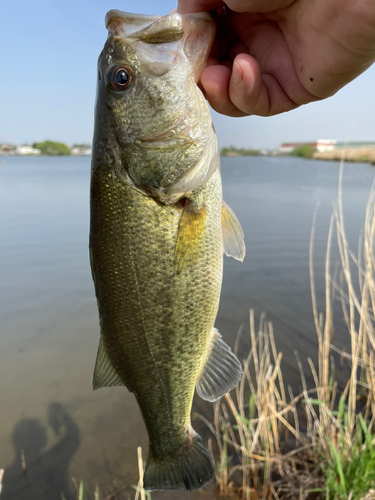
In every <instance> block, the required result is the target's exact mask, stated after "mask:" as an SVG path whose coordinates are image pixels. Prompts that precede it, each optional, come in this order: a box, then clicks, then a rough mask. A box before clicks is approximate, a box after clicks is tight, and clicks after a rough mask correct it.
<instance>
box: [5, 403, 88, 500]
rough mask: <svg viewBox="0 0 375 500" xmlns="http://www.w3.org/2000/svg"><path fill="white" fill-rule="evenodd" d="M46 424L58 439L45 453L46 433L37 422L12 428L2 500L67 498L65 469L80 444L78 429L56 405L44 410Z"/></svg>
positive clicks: (66, 471)
mask: <svg viewBox="0 0 375 500" xmlns="http://www.w3.org/2000/svg"><path fill="white" fill-rule="evenodd" d="M48 424H49V426H50V427H51V428H52V430H53V432H54V434H55V435H56V436H61V437H60V439H59V440H58V442H57V443H56V444H55V445H54V446H52V447H51V448H49V449H47V450H46V451H44V449H45V447H46V445H47V441H48V440H47V432H46V429H45V428H44V427H43V426H42V425H41V423H40V422H39V420H37V419H31V418H27V419H23V420H21V421H19V422H18V423H17V424H16V425H15V427H14V429H13V433H12V442H13V446H14V451H15V459H14V462H13V464H12V465H10V466H9V467H8V468H6V469H5V474H4V479H3V490H2V495H1V499H2V500H13V499H14V500H16V499H17V500H23V499H25V500H26V499H27V500H52V499H55V498H56V499H60V498H61V494H63V495H64V496H65V498H66V499H69V498H70V494H69V477H68V467H69V463H70V461H71V459H72V458H73V456H74V454H75V453H76V451H77V450H78V448H79V445H80V432H79V428H78V426H77V424H76V423H75V421H74V420H73V418H72V417H71V416H70V415H69V413H68V412H67V411H66V410H65V408H64V406H63V405H62V404H61V403H58V402H54V403H51V404H50V405H49V407H48Z"/></svg>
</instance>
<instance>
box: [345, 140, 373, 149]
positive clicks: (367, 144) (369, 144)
mask: <svg viewBox="0 0 375 500" xmlns="http://www.w3.org/2000/svg"><path fill="white" fill-rule="evenodd" d="M343 148H370V149H372V148H375V141H348V142H336V143H335V149H343Z"/></svg>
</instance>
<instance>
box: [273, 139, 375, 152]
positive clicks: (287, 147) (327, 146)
mask: <svg viewBox="0 0 375 500" xmlns="http://www.w3.org/2000/svg"><path fill="white" fill-rule="evenodd" d="M305 145H307V146H311V147H312V148H316V149H317V151H319V153H325V152H327V151H334V150H335V149H343V148H348V149H349V148H350V149H351V148H375V141H347V142H338V141H336V140H334V139H318V140H316V141H313V142H284V143H283V144H281V146H280V150H279V152H280V153H281V154H289V153H291V152H292V151H293V149H296V148H299V147H301V146H305Z"/></svg>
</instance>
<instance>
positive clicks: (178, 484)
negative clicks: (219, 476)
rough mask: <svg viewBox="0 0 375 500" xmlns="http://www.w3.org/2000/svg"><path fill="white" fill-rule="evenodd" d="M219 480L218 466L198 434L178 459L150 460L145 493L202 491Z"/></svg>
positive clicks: (179, 454) (174, 457) (145, 481)
mask: <svg viewBox="0 0 375 500" xmlns="http://www.w3.org/2000/svg"><path fill="white" fill-rule="evenodd" d="M214 477H215V470H214V463H213V460H212V457H211V454H210V452H209V451H208V449H207V448H206V447H205V446H204V444H203V443H202V438H201V437H200V436H199V434H197V433H195V432H194V436H193V439H192V440H191V441H190V440H189V442H187V443H186V445H184V446H182V447H181V448H180V449H179V450H178V451H177V452H176V453H175V454H174V456H171V457H168V458H166V459H160V458H154V457H152V456H149V457H148V460H147V464H146V470H145V475H144V479H143V484H144V488H145V490H148V491H155V490H178V489H180V488H186V489H187V490H188V491H194V490H198V489H199V488H202V486H203V485H205V484H206V483H208V482H210V481H212V480H213V479H214Z"/></svg>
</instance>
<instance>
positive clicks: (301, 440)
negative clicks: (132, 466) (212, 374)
mask: <svg viewBox="0 0 375 500" xmlns="http://www.w3.org/2000/svg"><path fill="white" fill-rule="evenodd" d="M342 176H343V165H341V169H340V177H339V195H338V202H337V204H336V205H335V206H334V212H333V215H332V219H331V224H330V229H329V236H328V244H327V254H326V266H325V302H326V308H325V314H324V315H323V314H319V313H318V310H317V301H316V294H315V284H314V268H313V242H314V227H315V221H314V223H313V228H312V233H311V247H310V275H311V292H312V305H313V314H314V321H315V328H316V333H317V338H318V365H317V366H314V364H313V362H312V360H311V359H308V363H309V369H310V370H311V373H312V376H313V379H314V386H315V387H313V388H312V389H310V388H308V387H307V383H306V378H305V373H304V370H303V368H302V363H301V361H300V359H299V357H298V354H297V353H295V354H296V360H297V365H298V369H299V372H300V376H301V381H302V388H303V391H302V393H301V394H299V395H298V396H295V395H294V394H293V392H292V389H291V387H288V388H285V385H284V381H283V375H282V370H281V359H282V354H281V353H278V352H277V349H276V346H275V341H274V335H273V330H272V324H271V323H269V322H267V321H266V320H265V318H264V316H262V317H261V318H260V324H259V328H258V331H257V332H256V328H255V324H254V314H253V311H251V312H250V335H251V344H252V349H251V351H250V353H249V356H248V358H247V359H246V361H245V362H244V370H243V376H242V379H241V382H240V383H239V385H238V386H237V388H236V390H235V392H234V391H233V392H232V394H227V395H226V396H225V399H224V400H221V401H218V402H217V403H215V406H214V422H213V424H211V423H210V422H208V421H207V420H206V419H205V418H203V417H202V418H203V420H205V422H206V424H207V425H208V426H209V428H210V429H211V431H212V433H213V435H214V438H215V441H216V443H217V447H218V451H219V457H220V458H219V462H218V464H217V473H216V477H217V482H218V485H219V488H220V492H221V493H222V494H230V493H236V494H237V495H239V496H240V497H241V498H246V499H250V498H251V499H258V498H259V499H260V498H262V499H280V500H288V499H293V500H296V499H299V500H302V499H318V498H319V499H320V498H327V499H331V498H332V499H336V498H339V499H340V500H342V499H343V498H348V499H350V500H356V499H360V498H361V499H363V500H364V499H370V498H375V497H374V494H373V490H372V492H371V490H370V488H368V489H367V491H364V494H363V495H360V494H359V493H357V492H356V489H355V487H356V484H355V480H354V487H352V486H351V483H350V478H348V477H347V476H348V475H349V474H350V472H349V471H347V469H346V468H345V466H346V465H347V464H350V463H351V461H352V455H351V450H352V446H353V443H354V442H356V439H358V438H359V440H360V442H359V443H358V454H359V455H361V453H362V451H364V449H365V446H364V445H362V442H363V441H364V439H365V438H364V437H363V435H365V436H366V439H367V437H368V439H369V441H368V445H369V449H370V450H372V447H374V449H375V441H374V439H373V434H372V429H373V424H374V418H375V399H374V392H373V389H374V388H375V359H374V355H375V333H374V311H375V307H374V306H375V255H374V239H375V211H374V210H375V208H374V207H375V205H374V203H375V191H374V189H373V190H372V191H371V196H370V199H369V201H368V205H367V211H366V220H365V226H364V233H363V234H364V236H363V241H361V243H360V245H359V247H360V250H359V252H358V257H357V256H356V255H354V253H353V252H352V251H351V250H350V248H349V245H348V242H347V239H346V235H345V227H344V218H343V209H342V187H341V186H342ZM334 232H335V233H336V237H337V242H338V248H339V252H340V260H341V272H338V273H335V276H332V275H331V262H330V254H331V240H332V237H333V233H334ZM353 264H354V265H355V268H356V269H357V271H358V280H357V282H356V283H355V282H354V277H353V273H352V269H353ZM336 298H338V299H339V300H340V301H341V304H342V310H343V315H344V318H345V322H346V325H347V328H348V331H349V333H350V338H351V349H350V353H341V354H342V356H343V357H344V358H345V359H346V361H347V363H348V364H349V377H348V381H347V384H346V386H345V388H344V390H343V391H342V392H341V393H340V394H339V391H338V386H337V383H336V381H335V379H334V366H333V359H332V352H333V351H338V349H337V348H336V347H335V346H334V345H333V344H332V340H333V303H334V300H336ZM236 345H237V346H238V342H237V344H236ZM232 395H233V396H232ZM359 398H361V400H362V403H361V405H359ZM359 406H361V408H360V410H359ZM359 412H360V413H361V416H362V417H363V418H362V419H361V421H360V419H359V416H358V414H359ZM360 422H363V425H364V427H363V428H362V430H361V426H360V425H362V424H361V423H360ZM363 429H364V430H363ZM366 451H367V449H366ZM370 452H371V454H372V451H370ZM366 460H367V458H366ZM371 460H372V455H371ZM361 463H362V462H361ZM371 463H372V462H371ZM367 465H368V464H367ZM361 466H363V467H367V469H368V466H366V463H365V462H364V463H363V464H362V465H361ZM367 469H366V470H367ZM369 470H370V472H371V470H372V469H371V468H370V469H369ZM345 474H346V475H347V476H345ZM336 476H337V482H338V484H339V486H340V487H342V488H343V489H342V491H344V493H343V495H344V496H340V495H341V493H339V492H338V493H337V496H335V495H336V493H335V492H334V491H333V490H332V491H331V490H330V481H331V479H332V480H333V481H334V482H335V481H336ZM312 490H313V491H312ZM323 490H324V491H323ZM369 490H370V491H369ZM371 495H372V496H371Z"/></svg>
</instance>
